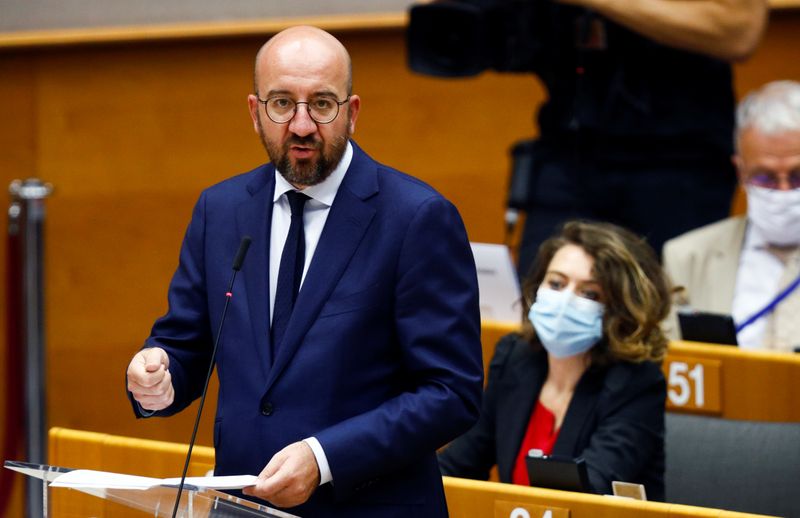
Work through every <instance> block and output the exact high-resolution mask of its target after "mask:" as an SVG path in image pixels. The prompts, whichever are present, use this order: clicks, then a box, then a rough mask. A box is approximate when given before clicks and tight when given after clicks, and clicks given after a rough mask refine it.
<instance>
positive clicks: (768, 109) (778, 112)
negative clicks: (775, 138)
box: [734, 81, 800, 149]
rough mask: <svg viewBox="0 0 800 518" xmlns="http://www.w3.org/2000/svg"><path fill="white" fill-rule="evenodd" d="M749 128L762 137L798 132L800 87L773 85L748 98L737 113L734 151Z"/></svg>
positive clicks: (792, 83)
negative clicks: (756, 131)
mask: <svg viewBox="0 0 800 518" xmlns="http://www.w3.org/2000/svg"><path fill="white" fill-rule="evenodd" d="M749 128H753V129H756V130H758V131H759V132H760V133H765V134H775V133H783V132H786V131H800V83H798V82H796V81H774V82H772V83H767V84H766V85H764V86H762V87H761V88H759V89H758V90H756V91H754V92H751V93H750V94H748V95H747V97H745V98H744V99H743V100H742V102H740V103H739V107H738V108H737V109H736V134H735V135H734V137H735V142H736V146H737V149H738V146H739V138H740V137H741V135H742V132H743V131H744V130H746V129H749Z"/></svg>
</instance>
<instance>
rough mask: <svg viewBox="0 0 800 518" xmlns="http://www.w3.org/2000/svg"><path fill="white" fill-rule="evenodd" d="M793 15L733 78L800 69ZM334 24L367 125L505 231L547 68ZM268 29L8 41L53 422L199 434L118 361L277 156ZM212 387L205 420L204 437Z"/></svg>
mask: <svg viewBox="0 0 800 518" xmlns="http://www.w3.org/2000/svg"><path fill="white" fill-rule="evenodd" d="M798 28H800V15H798V13H796V12H793V11H781V12H779V13H778V14H777V15H775V16H773V20H772V22H771V25H770V28H769V32H768V34H767V36H766V38H765V40H764V42H763V44H762V47H761V48H760V49H759V51H758V52H757V53H756V54H755V56H754V57H753V59H752V60H751V61H748V62H746V63H744V64H741V65H738V66H737V67H736V72H737V79H736V86H737V91H739V92H740V93H741V92H743V91H746V90H748V89H750V88H751V87H754V86H757V85H759V84H762V83H764V82H766V81H769V80H773V79H777V78H783V77H790V78H795V79H800V60H798V59H797V51H796V44H795V40H796V33H797V30H798ZM338 35H339V36H340V38H341V39H342V41H343V42H344V43H345V45H347V46H348V48H349V49H350V51H351V54H352V57H353V62H354V68H355V91H356V92H357V93H358V94H360V95H361V96H362V98H363V110H362V112H361V115H360V118H359V120H358V124H357V128H356V134H355V138H356V140H357V141H358V142H359V143H360V144H361V145H362V146H363V147H364V148H365V149H366V150H367V151H368V152H369V153H371V154H372V156H373V157H375V158H376V159H378V160H380V161H383V162H385V163H388V164H390V165H393V166H395V167H397V168H399V169H401V170H404V171H406V172H409V173H411V174H414V175H416V176H418V177H420V178H422V179H424V180H426V181H428V182H429V183H431V184H432V185H433V186H434V187H436V188H437V189H439V190H440V191H442V192H443V193H444V194H445V195H446V196H447V197H449V198H450V199H451V200H453V201H454V202H455V204H456V205H457V206H458V208H459V210H460V211H461V212H462V215H463V217H464V220H465V222H466V225H467V229H468V231H469V234H470V237H471V239H473V240H475V241H489V242H500V241H501V240H502V237H503V225H502V214H503V203H504V197H505V195H504V193H505V190H506V182H507V173H508V170H509V167H510V163H509V159H508V149H509V147H510V146H511V144H512V143H513V142H515V141H516V140H518V139H521V138H526V137H530V136H533V135H534V134H535V131H536V130H535V127H534V123H533V115H534V112H535V109H536V106H537V105H538V104H539V103H540V102H541V101H542V99H543V98H544V95H545V94H544V92H543V91H542V88H541V85H540V84H539V82H538V81H537V80H535V79H534V77H533V76H530V75H500V74H495V73H485V74H483V75H481V76H480V77H477V78H472V79H463V80H443V79H434V78H429V77H423V76H419V75H416V74H413V73H411V72H410V71H409V70H408V69H407V67H406V63H405V41H404V32H403V30H402V29H399V28H383V29H380V30H347V31H343V32H340V33H338ZM267 36H268V35H267V34H264V35H263V37H262V36H258V37H255V36H241V37H234V36H231V37H219V38H200V39H186V40H168V41H153V42H138V43H128V44H123V43H118V44H91V45H79V44H78V45H69V46H64V47H58V46H43V47H40V48H36V47H33V48H18V49H14V48H8V49H5V50H2V51H0V117H1V118H2V124H0V181H2V182H4V185H7V184H8V182H9V181H10V180H11V179H12V178H15V177H25V176H28V175H38V176H39V177H41V178H42V179H44V180H46V181H49V182H52V183H53V184H54V185H55V188H56V192H55V194H54V195H53V196H52V198H51V199H50V200H49V201H48V204H47V205H48V213H49V219H48V222H47V239H46V251H47V264H46V285H47V306H46V311H47V314H46V317H47V321H48V330H47V341H48V356H47V360H48V387H47V392H48V415H49V419H50V424H51V425H53V426H66V427H71V428H78V429H87V430H95V431H99V432H105V433H112V434H120V435H132V436H139V437H146V438H152V439H161V440H170V441H185V440H187V437H188V435H189V433H190V430H191V420H192V415H191V414H190V413H186V412H184V414H183V415H182V416H179V417H175V418H172V419H169V420H151V421H144V422H141V421H140V422H136V421H135V420H134V419H133V418H132V416H131V412H130V409H129V408H128V405H127V402H126V401H125V397H124V393H123V386H124V371H125V367H126V365H127V362H128V360H129V358H130V356H131V355H132V354H133V353H134V352H135V350H136V349H137V348H138V347H139V345H140V344H141V343H142V341H143V339H144V338H145V337H146V336H147V332H148V330H149V327H150V325H151V323H152V321H153V320H154V319H155V318H156V317H158V316H159V315H160V314H162V313H163V312H164V310H165V309H166V303H165V302H166V298H165V294H166V288H167V283H168V281H169V278H170V276H171V274H172V271H173V270H174V268H175V266H176V261H177V252H178V248H179V246H180V241H181V237H182V234H183V231H184V228H185V226H186V224H187V222H188V220H189V216H190V213H191V209H192V205H193V203H194V201H195V200H196V198H197V196H198V194H199V192H200V191H201V189H202V188H204V187H205V186H208V185H210V184H212V183H214V182H216V181H218V180H221V179H223V178H226V177H228V176H230V175H232V174H235V173H238V172H243V171H246V170H248V169H250V168H252V167H254V166H256V165H258V164H259V163H261V162H263V161H264V160H265V154H264V151H263V149H262V148H261V145H260V143H259V142H258V139H257V137H256V136H255V134H254V133H253V131H252V127H251V124H250V121H249V117H248V115H247V109H246V102H245V96H246V94H247V93H249V92H250V90H251V82H252V78H251V74H252V72H251V70H252V62H253V58H254V54H255V51H256V50H257V49H258V47H259V46H260V44H261V43H262V42H263V41H264V40H265V39H266V37H267ZM0 252H4V244H2V240H0ZM0 268H2V266H0ZM0 304H2V302H0ZM2 318H3V317H2V316H1V315H0V319H2ZM0 361H2V357H0ZM213 399H214V398H213V397H212V400H210V401H209V405H208V406H207V410H206V412H207V415H206V417H205V419H204V423H203V425H202V427H201V431H200V443H201V444H205V445H209V444H211V424H210V423H211V419H212V417H213V407H214V400H213Z"/></svg>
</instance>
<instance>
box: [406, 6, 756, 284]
mask: <svg viewBox="0 0 800 518" xmlns="http://www.w3.org/2000/svg"><path fill="white" fill-rule="evenodd" d="M437 3H438V4H440V5H438V6H437V5H436V4H437ZM417 8H419V9H420V12H418V13H417V14H424V13H422V10H424V9H428V10H430V11H433V10H434V9H439V10H442V9H447V10H450V11H451V12H452V11H453V9H456V10H467V11H471V12H472V14H473V15H474V16H473V18H472V19H471V20H472V22H475V23H473V24H472V25H470V24H462V27H460V28H458V29H455V28H453V25H454V24H453V23H450V24H448V26H447V27H445V28H444V30H445V31H451V32H452V31H456V30H458V31H461V32H464V31H465V30H466V31H468V30H472V29H475V28H476V27H478V25H479V24H478V23H477V22H476V21H477V20H481V23H483V24H485V25H487V26H488V25H492V24H494V27H493V28H489V29H485V28H483V29H481V30H482V31H483V33H485V34H484V35H486V34H488V36H487V37H486V38H485V39H484V40H481V39H480V38H477V37H476V38H474V41H471V40H470V38H463V37H462V38H461V39H459V38H453V37H452V34H447V35H439V36H437V37H438V38H440V39H441V40H444V39H445V38H449V40H450V41H457V42H459V44H461V43H463V42H464V41H466V42H467V43H470V42H471V43H472V44H473V47H472V48H470V49H468V50H466V51H465V50H464V49H462V54H461V56H462V57H464V56H467V55H472V56H476V55H477V56H478V60H479V61H481V60H482V61H483V62H484V64H485V65H486V68H488V67H491V68H494V69H497V70H501V71H503V70H509V71H522V70H523V69H525V70H528V71H532V72H534V73H536V74H537V75H538V76H539V78H540V79H541V80H542V82H543V83H544V85H545V86H546V88H547V91H548V94H549V98H548V99H547V100H546V101H545V103H544V105H543V106H542V107H541V109H540V111H539V114H538V121H539V138H538V139H537V140H536V141H529V142H524V143H520V144H518V145H517V146H516V147H515V148H514V156H515V162H519V163H518V164H517V167H516V168H515V169H516V171H515V173H516V174H520V173H522V174H524V175H526V177H525V178H524V179H523V180H524V181H521V182H520V181H519V179H518V178H517V179H515V178H513V175H512V181H511V186H512V189H511V190H512V192H511V193H510V196H509V205H510V206H512V207H515V208H520V209H524V210H526V211H527V213H528V217H527V220H526V224H525V229H524V231H523V237H522V245H521V249H520V259H519V262H520V264H519V271H520V273H521V274H523V275H524V274H525V273H526V272H527V271H528V268H529V265H530V262H531V260H532V259H533V257H534V256H535V255H536V250H537V249H538V247H539V244H540V243H541V242H542V241H544V240H545V239H546V238H547V237H549V236H550V235H551V234H552V233H553V231H554V230H555V229H556V228H557V227H558V226H559V225H560V224H561V223H563V222H564V221H565V220H569V219H575V218H584V219H597V220H605V221H610V222H612V223H615V224H618V225H621V226H624V227H627V228H630V229H631V230H633V231H635V232H636V233H639V234H642V235H644V236H646V237H647V239H648V241H649V243H650V244H651V245H652V246H653V247H654V248H655V249H656V252H657V253H660V250H661V246H662V244H663V243H664V241H666V240H667V239H669V238H671V237H673V236H676V235H678V234H681V233H683V232H685V231H687V230H689V229H692V228H696V227H698V226H701V225H704V224H707V223H709V222H712V221H715V220H718V219H721V218H724V217H726V216H727V215H728V213H729V210H730V202H731V198H732V196H733V190H734V187H735V183H736V176H735V171H734V168H733V165H732V163H731V155H732V154H733V144H732V135H733V113H734V94H733V86H732V73H731V66H730V62H732V61H735V60H739V59H743V58H745V57H747V56H748V55H749V54H750V53H751V52H752V51H753V50H754V49H755V47H756V45H757V43H758V41H759V39H760V37H761V34H762V33H763V31H764V27H765V25H766V18H767V5H766V1H765V0H637V1H635V2H632V1H627V0H562V1H559V2H554V1H551V0H460V1H458V2H454V1H444V2H434V3H431V4H428V5H425V6H417V7H415V8H412V17H411V25H410V28H409V38H410V41H409V43H410V57H411V66H412V68H414V69H415V70H418V71H421V72H426V73H434V74H437V75H467V74H464V73H459V71H458V70H455V71H454V70H452V69H451V70H442V69H440V70H438V72H437V71H436V70H433V71H432V70H431V69H430V67H428V68H427V69H426V67H425V66H419V59H418V58H419V57H420V49H422V48H423V46H424V43H422V42H420V41H416V42H415V41H411V40H413V39H414V38H415V33H418V32H419V30H418V29H419V28H421V27H416V28H415V26H414V25H415V23H416V24H417V25H420V22H419V20H420V18H421V17H420V16H416V18H417V21H416V22H415V13H414V10H415V9H417ZM450 19H451V20H458V18H455V17H452V16H451V17H450ZM439 20H444V17H442V18H439ZM498 20H500V21H499V22H498ZM455 25H458V23H457V22H456V23H455ZM465 28H466V29H465ZM478 32H480V31H478ZM462 36H463V35H462ZM416 38H417V40H419V38H418V35H417V36H416ZM481 42H485V45H483V44H481ZM482 47H487V48H489V49H494V50H495V51H496V50H497V49H501V50H500V51H496V52H494V54H492V51H491V50H489V51H486V54H488V55H489V57H488V58H487V57H486V56H481V55H480V54H481V50H480V49H481V48H482ZM429 49H431V51H432V52H450V51H451V50H452V44H451V48H450V49H446V50H445V51H443V50H442V49H443V47H442V45H439V47H438V48H437V47H436V45H433V46H429ZM523 55H524V56H526V60H525V61H523V59H522V56H523ZM465 59H466V58H465ZM472 59H475V58H474V57H473V58H472ZM415 61H416V62H417V63H415ZM433 62H436V60H433ZM438 63H439V64H441V63H443V61H442V60H439V61H438ZM445 63H446V64H448V65H452V63H448V62H446V61H445ZM440 68H441V67H440ZM461 72H464V70H462V71H461ZM468 73H477V72H476V71H475V67H473V68H472V69H471V70H469V72H468ZM520 157H524V160H522V159H520ZM519 164H524V165H523V166H522V168H523V169H524V171H519V169H520V165H519ZM515 180H516V181H515ZM520 186H521V187H522V188H523V189H524V192H513V191H514V189H517V190H519V188H520Z"/></svg>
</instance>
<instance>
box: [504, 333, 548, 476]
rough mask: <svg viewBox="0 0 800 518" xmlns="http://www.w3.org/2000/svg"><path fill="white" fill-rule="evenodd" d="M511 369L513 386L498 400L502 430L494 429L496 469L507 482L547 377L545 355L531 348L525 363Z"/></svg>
mask: <svg viewBox="0 0 800 518" xmlns="http://www.w3.org/2000/svg"><path fill="white" fill-rule="evenodd" d="M526 347H528V346H527V345H526ZM514 370H515V372H514V380H513V386H512V387H510V391H509V393H508V394H505V395H504V396H503V400H502V402H500V403H499V404H501V405H502V407H501V408H498V416H497V421H498V423H501V424H502V429H498V430H497V435H498V441H497V469H498V474H499V475H500V480H508V481H510V480H511V475H512V472H513V470H514V463H515V462H516V460H517V455H518V454H519V449H520V448H521V447H522V440H523V438H524V437H525V432H526V431H527V429H528V423H529V422H530V419H531V413H532V412H533V406H534V405H535V404H536V400H537V399H538V398H539V393H540V392H541V391H542V385H543V384H544V380H545V378H546V377H547V355H546V354H545V353H544V352H539V353H536V352H533V351H531V352H530V354H529V355H527V356H526V357H525V361H524V362H519V363H517V364H515V365H514ZM504 437H505V438H507V439H508V440H505V439H503V438H504Z"/></svg>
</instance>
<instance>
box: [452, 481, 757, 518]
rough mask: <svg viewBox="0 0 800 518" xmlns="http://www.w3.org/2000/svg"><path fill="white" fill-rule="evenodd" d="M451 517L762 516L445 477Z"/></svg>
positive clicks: (725, 517)
mask: <svg viewBox="0 0 800 518" xmlns="http://www.w3.org/2000/svg"><path fill="white" fill-rule="evenodd" d="M444 492H445V496H446V498H447V508H448V510H449V511H450V517H451V518H474V517H478V516H479V517H481V518H491V517H494V518H657V517H665V518H666V517H678V516H695V517H711V516H715V517H719V518H744V517H748V516H763V515H755V514H747V513H737V512H733V511H723V510H720V509H708V508H705V507H692V506H687V505H678V504H667V503H660V502H640V501H637V500H631V499H627V498H612V497H606V496H600V495H588V494H584V493H572V492H569V491H556V490H552V489H541V488H532V487H523V486H516V485H512V484H500V483H497V482H482V481H477V480H466V479H462V478H452V477H444Z"/></svg>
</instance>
